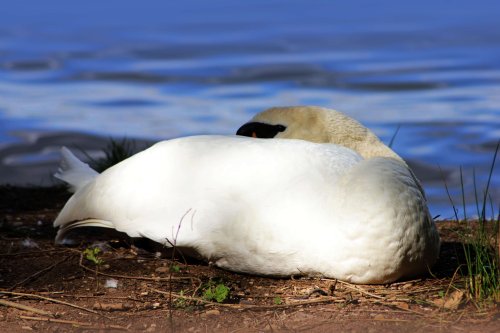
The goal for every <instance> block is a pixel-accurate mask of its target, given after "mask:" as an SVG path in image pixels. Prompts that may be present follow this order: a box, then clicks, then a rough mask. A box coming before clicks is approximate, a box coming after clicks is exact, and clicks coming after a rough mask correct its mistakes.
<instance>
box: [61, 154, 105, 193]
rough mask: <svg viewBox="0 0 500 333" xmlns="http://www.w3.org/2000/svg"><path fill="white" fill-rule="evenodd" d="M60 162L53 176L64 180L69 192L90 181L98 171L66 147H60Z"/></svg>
mask: <svg viewBox="0 0 500 333" xmlns="http://www.w3.org/2000/svg"><path fill="white" fill-rule="evenodd" d="M61 155H62V159H61V163H60V165H59V169H58V170H57V172H56V173H55V174H54V177H56V178H57V179H60V180H62V181H64V182H66V183H67V184H68V185H69V187H70V191H71V192H76V191H78V190H79V189H81V188H83V187H84V186H85V185H86V184H88V183H89V182H90V181H92V180H93V179H94V178H95V177H97V175H99V173H98V172H97V171H95V170H94V169H92V168H91V167H90V166H89V165H88V164H86V163H83V162H82V161H80V160H79V159H78V158H77V157H76V156H75V155H73V153H72V152H71V151H70V150H69V149H68V148H66V147H62V148H61Z"/></svg>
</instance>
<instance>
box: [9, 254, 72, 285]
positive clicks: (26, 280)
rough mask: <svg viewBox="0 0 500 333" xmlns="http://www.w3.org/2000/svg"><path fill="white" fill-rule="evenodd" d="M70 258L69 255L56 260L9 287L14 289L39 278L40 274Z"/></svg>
mask: <svg viewBox="0 0 500 333" xmlns="http://www.w3.org/2000/svg"><path fill="white" fill-rule="evenodd" d="M68 258H69V257H64V258H62V259H61V260H59V261H58V262H56V263H54V264H52V265H50V266H49V267H46V268H44V269H42V270H40V271H38V272H36V273H34V274H32V275H30V276H28V277H27V278H26V279H24V280H22V281H20V282H18V283H16V284H14V285H13V286H12V287H10V288H9V290H13V289H15V288H16V287H19V286H21V285H23V284H25V283H26V282H28V281H30V280H32V279H35V278H37V277H39V276H40V275H42V274H43V273H46V272H48V271H50V270H51V269H52V268H54V267H56V266H57V265H59V264H61V263H63V262H64V261H66V260H68Z"/></svg>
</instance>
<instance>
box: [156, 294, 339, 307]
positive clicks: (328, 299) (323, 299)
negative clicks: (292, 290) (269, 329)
mask: <svg viewBox="0 0 500 333" xmlns="http://www.w3.org/2000/svg"><path fill="white" fill-rule="evenodd" d="M151 290H153V291H155V292H157V293H160V294H163V295H169V292H166V291H161V290H158V289H151ZM172 296H173V297H175V298H182V299H186V300H190V301H196V302H201V303H203V304H205V305H207V306H220V307H225V308H233V309H240V310H245V309H257V310H258V309H281V308H289V307H293V306H300V305H310V304H317V303H345V302H346V300H344V299H338V298H334V297H331V296H323V297H318V298H315V299H313V300H308V301H300V302H295V303H289V304H274V305H253V304H230V303H229V304H228V303H216V302H211V301H207V300H205V299H203V298H200V297H192V296H184V295H179V294H177V293H172Z"/></svg>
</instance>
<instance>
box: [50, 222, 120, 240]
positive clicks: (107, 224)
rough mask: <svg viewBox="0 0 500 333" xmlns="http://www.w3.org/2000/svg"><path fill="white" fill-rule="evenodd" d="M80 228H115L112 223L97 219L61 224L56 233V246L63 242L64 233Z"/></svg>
mask: <svg viewBox="0 0 500 333" xmlns="http://www.w3.org/2000/svg"><path fill="white" fill-rule="evenodd" d="M80 227H102V228H112V229H114V228H115V226H114V225H113V223H111V222H109V221H106V220H99V219H87V220H82V221H73V222H69V223H66V224H63V225H62V226H61V227H60V228H59V230H58V231H57V235H56V244H60V243H62V242H63V240H64V236H66V233H68V231H70V230H72V229H75V228H80Z"/></svg>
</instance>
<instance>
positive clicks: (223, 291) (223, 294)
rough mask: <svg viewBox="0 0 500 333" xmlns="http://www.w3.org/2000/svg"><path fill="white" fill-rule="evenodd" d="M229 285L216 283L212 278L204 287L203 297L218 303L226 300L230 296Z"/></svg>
mask: <svg viewBox="0 0 500 333" xmlns="http://www.w3.org/2000/svg"><path fill="white" fill-rule="evenodd" d="M229 290H230V289H229V287H227V286H226V285H224V284H223V283H218V284H216V283H215V282H214V281H212V280H210V281H209V282H208V283H206V284H205V287H204V288H203V295H202V297H203V299H204V300H206V301H210V302H212V301H216V302H217V303H222V302H224V301H225V300H226V299H227V298H228V297H229Z"/></svg>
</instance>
